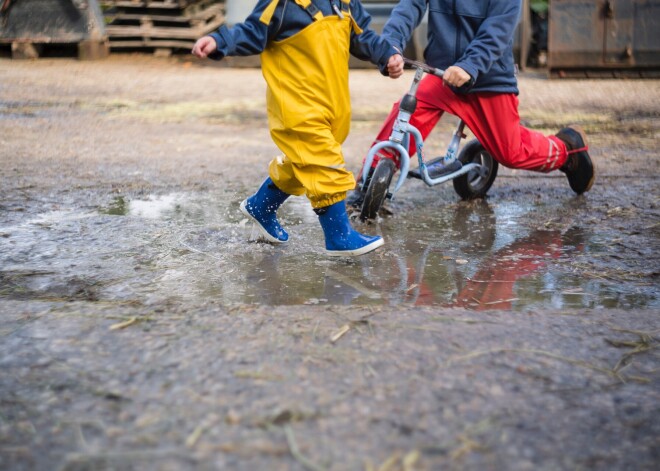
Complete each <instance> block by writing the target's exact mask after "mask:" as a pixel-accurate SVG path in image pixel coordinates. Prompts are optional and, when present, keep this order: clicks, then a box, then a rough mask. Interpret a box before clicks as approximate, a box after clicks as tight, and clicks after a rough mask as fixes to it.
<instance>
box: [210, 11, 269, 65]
mask: <svg viewBox="0 0 660 471" xmlns="http://www.w3.org/2000/svg"><path fill="white" fill-rule="evenodd" d="M271 3H272V0H259V1H258V2H257V5H256V6H255V7H254V10H252V13H250V15H249V16H248V17H247V18H246V19H245V21H244V22H243V23H238V24H236V25H234V26H232V27H231V28H229V27H227V26H226V25H222V26H221V27H220V28H219V29H218V30H217V31H216V32H214V33H211V34H209V36H211V37H212V38H213V39H215V42H216V43H217V45H218V47H217V50H216V52H214V53H213V54H210V55H209V58H211V59H215V60H220V59H222V58H223V57H226V56H251V55H255V54H261V53H262V52H263V50H264V49H265V48H266V44H267V42H268V38H269V36H270V32H269V29H272V28H274V27H275V26H274V25H276V24H277V23H278V20H276V18H275V16H276V13H273V11H271V12H270V15H268V14H266V15H264V12H265V11H266V10H267V9H268V7H269V6H270V4H271ZM279 3H281V1H280V2H278V4H279ZM277 10H278V12H279V10H280V9H279V8H278V9H277ZM280 14H281V13H280ZM262 16H264V18H263V20H264V21H262ZM266 20H268V21H266Z"/></svg>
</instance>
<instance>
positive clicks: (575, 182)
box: [556, 126, 596, 195]
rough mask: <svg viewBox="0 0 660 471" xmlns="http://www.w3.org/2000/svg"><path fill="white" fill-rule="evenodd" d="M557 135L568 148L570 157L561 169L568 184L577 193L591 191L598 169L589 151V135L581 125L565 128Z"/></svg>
mask: <svg viewBox="0 0 660 471" xmlns="http://www.w3.org/2000/svg"><path fill="white" fill-rule="evenodd" d="M556 136H557V137H558V138H559V139H561V140H562V141H563V142H564V143H565V144H566V147H567V149H568V159H567V160H566V163H565V164H564V165H563V166H562V167H561V168H560V169H559V170H561V171H562V172H564V173H565V174H566V178H568V184H569V185H570V186H571V189H572V190H573V191H574V192H575V193H577V194H578V195H581V194H582V193H584V192H585V191H589V190H590V189H591V186H592V185H593V184H594V180H595V179H596V169H595V168H594V164H593V162H592V161H591V158H590V157H589V153H588V152H587V151H588V150H589V147H588V146H587V136H586V135H585V133H584V131H583V130H582V128H580V127H579V126H569V127H567V128H564V129H562V130H561V131H559V132H558V133H557V134H556Z"/></svg>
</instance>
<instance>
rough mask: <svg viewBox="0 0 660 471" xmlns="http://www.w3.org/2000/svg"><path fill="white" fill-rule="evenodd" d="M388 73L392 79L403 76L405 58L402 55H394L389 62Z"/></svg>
mask: <svg viewBox="0 0 660 471" xmlns="http://www.w3.org/2000/svg"><path fill="white" fill-rule="evenodd" d="M387 73H388V75H389V76H390V78H392V79H397V78H399V77H401V76H402V75H403V56H402V55H401V54H394V55H393V56H392V57H390V59H389V60H388V61H387Z"/></svg>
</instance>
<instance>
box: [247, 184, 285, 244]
mask: <svg viewBox="0 0 660 471" xmlns="http://www.w3.org/2000/svg"><path fill="white" fill-rule="evenodd" d="M288 197H289V195H288V194H287V193H284V192H283V191H282V190H280V189H279V188H277V187H276V186H275V183H273V180H271V179H270V177H268V178H266V180H265V181H264V182H263V183H262V184H261V187H260V188H259V190H258V191H257V192H256V193H255V194H254V195H252V196H250V197H249V198H247V199H246V200H244V201H243V202H242V203H241V211H242V212H243V214H245V215H246V216H247V217H248V219H251V220H252V221H254V222H255V223H256V224H257V228H258V229H259V232H261V235H262V236H263V238H264V239H266V240H267V241H268V242H271V243H273V244H283V243H285V242H287V241H288V240H289V234H287V233H286V231H285V230H284V229H283V228H282V226H280V222H279V221H278V220H277V214H276V213H277V209H278V208H279V207H280V206H281V205H282V203H284V201H286V199H287V198H288Z"/></svg>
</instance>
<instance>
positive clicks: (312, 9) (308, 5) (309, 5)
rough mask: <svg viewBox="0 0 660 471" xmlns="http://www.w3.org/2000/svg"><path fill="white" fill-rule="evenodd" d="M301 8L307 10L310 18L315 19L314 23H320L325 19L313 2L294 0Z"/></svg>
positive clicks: (310, 0) (309, 0)
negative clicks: (319, 21)
mask: <svg viewBox="0 0 660 471" xmlns="http://www.w3.org/2000/svg"><path fill="white" fill-rule="evenodd" d="M294 1H295V2H296V3H297V4H298V5H300V7H301V8H302V9H303V10H305V11H306V12H307V13H308V14H309V16H311V17H312V19H314V21H318V20H321V19H323V13H322V12H321V10H319V9H318V7H317V6H316V5H314V3H313V2H312V0H294Z"/></svg>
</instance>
